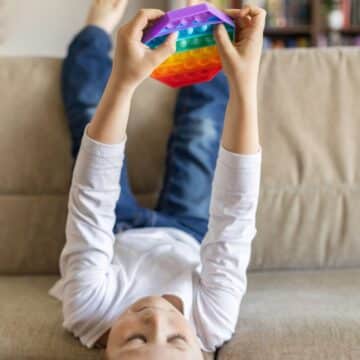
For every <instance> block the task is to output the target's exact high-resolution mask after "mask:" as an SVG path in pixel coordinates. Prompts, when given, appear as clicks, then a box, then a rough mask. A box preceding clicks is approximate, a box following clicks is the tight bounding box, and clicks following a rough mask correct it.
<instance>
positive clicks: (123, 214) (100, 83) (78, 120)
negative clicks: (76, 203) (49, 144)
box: [62, 0, 141, 230]
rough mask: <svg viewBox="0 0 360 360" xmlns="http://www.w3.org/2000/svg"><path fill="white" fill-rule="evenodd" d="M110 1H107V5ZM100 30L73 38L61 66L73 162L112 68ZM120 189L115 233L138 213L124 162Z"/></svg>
mask: <svg viewBox="0 0 360 360" xmlns="http://www.w3.org/2000/svg"><path fill="white" fill-rule="evenodd" d="M111 1H112V0H109V3H110V2H111ZM104 3H105V2H103V4H104ZM97 10H98V9H96V7H95V6H93V8H92V10H91V11H92V12H91V13H90V16H93V17H95V18H96V21H100V22H101V20H102V18H101V17H100V18H99V16H97V17H96V15H97V13H96V11H97ZM101 11H103V9H101ZM112 21H114V20H113V19H112ZM100 25H101V23H99V26H100ZM99 26H92V25H90V26H87V27H86V28H85V29H84V30H83V31H81V32H80V33H79V34H78V35H77V36H76V37H75V39H74V40H73V42H72V43H71V45H70V48H69V52H68V55H67V57H66V59H65V61H64V65H63V71H62V94H63V99H64V104H65V110H66V114H67V117H68V121H69V127H70V131H71V137H72V154H73V157H74V159H76V157H77V154H78V151H79V148H80V144H81V138H82V136H83V133H84V129H85V127H86V125H87V124H88V123H89V121H90V120H91V118H92V117H93V115H94V112H95V110H96V107H97V105H98V103H99V101H100V99H101V96H102V94H103V91H104V89H105V86H106V83H107V80H108V77H109V75H110V72H111V68H112V61H111V59H110V57H109V52H110V50H111V47H112V43H111V38H110V36H109V34H108V33H107V32H106V31H105V30H104V29H102V28H100V27H99ZM120 185H121V190H122V192H121V196H120V199H119V201H118V203H117V207H116V215H117V224H116V230H120V229H125V228H129V227H131V226H132V225H131V224H132V221H133V219H134V218H136V217H137V216H138V213H139V211H141V209H140V208H139V206H138V204H137V202H136V200H135V198H134V196H133V194H132V192H131V189H130V186H129V182H128V178H127V167H126V162H125V163H124V167H123V170H122V175H121V180H120Z"/></svg>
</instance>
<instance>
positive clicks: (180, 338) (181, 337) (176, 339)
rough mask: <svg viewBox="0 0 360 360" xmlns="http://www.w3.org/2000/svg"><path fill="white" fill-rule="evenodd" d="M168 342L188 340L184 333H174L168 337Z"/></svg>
mask: <svg viewBox="0 0 360 360" xmlns="http://www.w3.org/2000/svg"><path fill="white" fill-rule="evenodd" d="M168 342H186V338H185V336H183V335H173V336H171V337H169V338H168Z"/></svg>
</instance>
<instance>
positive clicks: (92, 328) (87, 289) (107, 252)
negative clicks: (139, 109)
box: [60, 131, 126, 347]
mask: <svg viewBox="0 0 360 360" xmlns="http://www.w3.org/2000/svg"><path fill="white" fill-rule="evenodd" d="M125 142H126V139H125V140H124V142H122V143H120V144H115V145H107V144H102V143H99V142H96V141H94V140H92V139H91V138H89V137H88V136H87V134H86V131H85V134H84V137H83V139H82V144H81V148H80V152H79V155H78V158H77V161H76V165H75V168H74V173H73V179H72V184H71V189H70V195H69V203H68V217H67V223H66V244H65V247H64V249H63V251H62V253H61V257H60V272H61V276H62V280H61V281H62V284H63V296H62V297H63V298H62V302H63V315H64V324H63V325H64V327H65V328H66V329H67V330H69V331H71V332H72V333H73V334H74V335H75V336H76V337H79V338H80V340H81V342H82V343H83V344H84V345H85V346H87V347H91V346H93V344H94V343H95V341H96V340H97V339H98V337H99V336H101V335H102V334H103V333H104V332H105V331H106V330H107V329H108V328H110V327H111V321H112V315H111V309H112V303H113V301H114V299H115V298H119V296H120V293H121V287H124V286H123V285H124V284H122V282H124V281H125V280H124V279H125V277H124V276H123V277H122V271H121V268H119V266H118V265H117V267H116V269H115V268H114V266H113V265H112V264H111V263H112V258H113V248H114V241H115V237H114V234H113V227H114V224H115V206H116V203H117V200H118V199H119V195H120V185H119V181H120V173H121V169H122V164H123V159H124V148H125Z"/></svg>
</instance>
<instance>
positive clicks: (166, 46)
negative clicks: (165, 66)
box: [151, 32, 178, 66]
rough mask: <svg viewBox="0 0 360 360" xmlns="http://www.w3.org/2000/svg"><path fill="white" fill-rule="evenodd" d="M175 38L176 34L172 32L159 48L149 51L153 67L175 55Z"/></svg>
mask: <svg viewBox="0 0 360 360" xmlns="http://www.w3.org/2000/svg"><path fill="white" fill-rule="evenodd" d="M177 38H178V33H177V32H174V33H172V34H170V35H169V36H168V37H167V38H166V40H165V41H164V42H163V43H162V44H161V45H160V46H158V47H157V48H156V49H155V50H152V51H151V58H152V61H153V63H154V64H155V66H158V65H160V64H161V63H163V62H164V61H165V60H166V59H167V58H168V57H170V56H171V55H172V54H174V53H175V51H176V40H177Z"/></svg>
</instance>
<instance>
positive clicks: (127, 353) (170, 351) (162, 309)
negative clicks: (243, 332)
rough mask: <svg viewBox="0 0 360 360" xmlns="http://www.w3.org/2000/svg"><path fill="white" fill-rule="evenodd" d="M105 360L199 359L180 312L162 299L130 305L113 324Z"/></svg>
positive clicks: (192, 335)
mask: <svg viewBox="0 0 360 360" xmlns="http://www.w3.org/2000/svg"><path fill="white" fill-rule="evenodd" d="M105 358H106V359H107V360H119V359H127V360H131V359H137V360H139V359H147V360H152V359H164V360H165V359H172V360H176V359H181V360H186V359H189V360H190V359H191V360H201V359H203V357H202V353H201V349H200V345H199V342H198V339H197V337H196V334H195V333H194V331H193V329H192V327H191V326H190V324H189V323H188V322H187V320H186V319H185V317H184V316H183V314H182V313H181V311H179V310H178V309H177V308H176V307H175V306H174V305H172V304H171V303H170V302H169V301H167V300H165V299H164V298H162V297H147V298H144V299H141V300H140V301H137V302H136V303H135V304H133V305H132V306H130V308H129V309H127V310H126V311H125V312H124V313H123V314H122V315H121V316H120V317H119V318H118V320H117V321H116V323H115V324H114V325H113V327H112V329H111V331H110V334H109V338H108V343H107V348H106V355H105Z"/></svg>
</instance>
